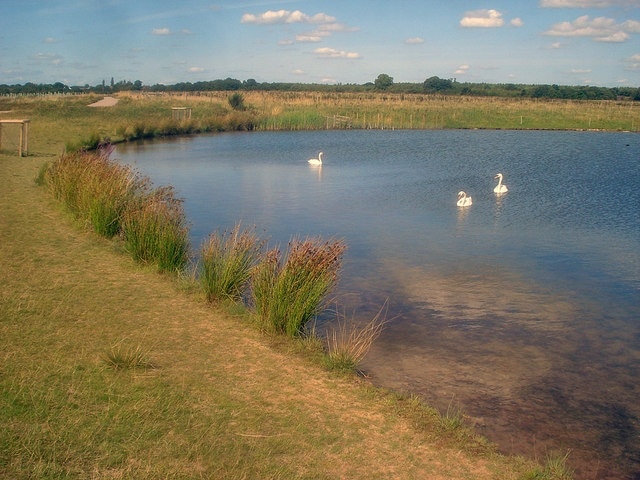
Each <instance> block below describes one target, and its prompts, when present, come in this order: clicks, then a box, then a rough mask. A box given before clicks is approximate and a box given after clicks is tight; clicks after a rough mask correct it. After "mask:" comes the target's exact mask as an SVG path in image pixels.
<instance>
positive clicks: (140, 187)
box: [39, 145, 189, 271]
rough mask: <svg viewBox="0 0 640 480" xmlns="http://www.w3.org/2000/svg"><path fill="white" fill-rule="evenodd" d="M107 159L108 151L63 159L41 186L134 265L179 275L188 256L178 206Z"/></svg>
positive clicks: (168, 194)
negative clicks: (119, 245)
mask: <svg viewBox="0 0 640 480" xmlns="http://www.w3.org/2000/svg"><path fill="white" fill-rule="evenodd" d="M110 154H111V147H110V146H109V145H103V146H102V147H101V148H99V149H98V150H97V151H92V152H89V151H86V150H80V151H77V152H73V153H64V154H63V155H61V156H60V157H59V158H58V159H57V160H56V161H54V162H53V163H51V164H50V165H48V166H47V167H46V169H45V170H44V171H43V172H40V173H39V177H40V180H39V181H40V182H41V183H44V184H45V185H47V186H48V187H49V188H50V190H51V191H52V192H53V195H54V197H55V198H57V199H58V200H60V201H61V202H62V203H63V205H65V207H66V208H67V209H68V210H69V211H71V212H72V213H73V214H74V215H75V216H76V218H78V219H79V220H81V221H84V222H86V223H87V224H89V225H91V227H92V229H93V230H94V231H95V232H96V233H98V234H99V235H102V236H104V237H107V238H111V237H114V236H116V235H121V236H122V237H123V238H124V242H125V247H126V249H127V250H128V251H129V252H130V253H131V255H132V256H133V257H134V258H135V259H136V260H137V261H139V262H141V263H154V264H156V265H157V266H158V268H159V270H160V271H177V270H181V269H182V268H183V267H184V266H185V265H186V263H187V260H188V253H189V237H188V228H187V221H186V215H185V213H184V210H183V208H182V201H181V200H180V199H178V198H176V196H175V192H174V190H173V188H172V187H160V188H152V187H151V182H150V180H149V179H148V178H147V177H144V176H141V175H139V174H138V173H136V172H135V171H134V170H132V169H131V168H130V167H128V166H126V165H122V164H119V163H117V162H114V161H112V160H111V159H110Z"/></svg>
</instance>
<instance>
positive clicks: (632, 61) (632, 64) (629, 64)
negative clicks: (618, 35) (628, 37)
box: [625, 53, 640, 71]
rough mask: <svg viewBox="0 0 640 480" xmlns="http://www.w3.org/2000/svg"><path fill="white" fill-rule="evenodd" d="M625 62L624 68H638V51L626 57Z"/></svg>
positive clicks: (639, 57)
mask: <svg viewBox="0 0 640 480" xmlns="http://www.w3.org/2000/svg"><path fill="white" fill-rule="evenodd" d="M625 64H626V66H625V70H631V71H636V70H640V53H636V54H635V55H631V56H630V57H629V58H626V59H625Z"/></svg>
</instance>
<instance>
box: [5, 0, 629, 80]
mask: <svg viewBox="0 0 640 480" xmlns="http://www.w3.org/2000/svg"><path fill="white" fill-rule="evenodd" d="M0 47H1V50H0V52H1V53H0V84H3V83H6V84H15V83H20V84H22V83H26V82H34V83H54V82H63V83H65V84H68V85H85V84H89V85H97V84H99V83H101V82H102V81H103V80H105V81H106V82H107V83H109V82H110V81H111V78H112V77H113V78H114V79H115V81H116V82H117V81H119V80H129V81H135V80H141V81H142V82H143V83H144V84H145V85H152V84H156V83H163V84H173V83H177V82H196V81H203V80H204V81H206V80H213V79H218V78H227V77H232V78H237V79H239V80H246V79H248V78H253V79H256V80H257V81H258V82H302V83H329V84H334V83H343V84H344V83H365V82H368V81H374V80H375V78H376V77H377V76H378V75H379V74H381V73H386V74H388V75H390V76H391V77H393V78H394V81H395V82H423V81H424V80H425V79H426V78H428V77H431V76H439V77H441V78H456V79H457V80H458V81H461V82H463V81H469V82H488V83H537V84H540V83H548V84H554V83H555V84H560V85H598V86H608V87H613V86H632V87H639V86H640V0H445V1H442V0H433V1H431V0H422V1H420V0H395V1H378V0H329V1H315V0H282V1H267V0H208V1H207V0H203V1H200V0H184V1H180V0H133V1H132V0H66V1H63V0H40V1H35V0H0Z"/></svg>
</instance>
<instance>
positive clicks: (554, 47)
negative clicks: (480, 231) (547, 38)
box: [549, 42, 562, 50]
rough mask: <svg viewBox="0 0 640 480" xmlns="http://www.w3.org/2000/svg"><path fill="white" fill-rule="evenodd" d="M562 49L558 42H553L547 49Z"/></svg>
mask: <svg viewBox="0 0 640 480" xmlns="http://www.w3.org/2000/svg"><path fill="white" fill-rule="evenodd" d="M561 47H562V44H561V43H560V42H554V43H552V44H551V45H549V48H551V49H553V50H557V49H559V48H561Z"/></svg>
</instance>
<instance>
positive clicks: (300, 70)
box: [291, 68, 305, 75]
mask: <svg viewBox="0 0 640 480" xmlns="http://www.w3.org/2000/svg"><path fill="white" fill-rule="evenodd" d="M291 73H293V74H294V75H304V74H305V71H304V70H302V69H300V68H296V69H295V70H294V71H293V72H291Z"/></svg>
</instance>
